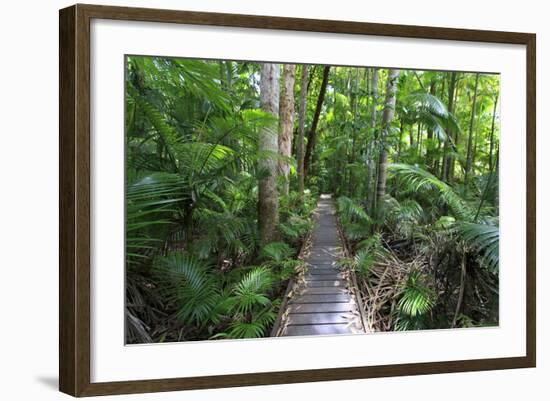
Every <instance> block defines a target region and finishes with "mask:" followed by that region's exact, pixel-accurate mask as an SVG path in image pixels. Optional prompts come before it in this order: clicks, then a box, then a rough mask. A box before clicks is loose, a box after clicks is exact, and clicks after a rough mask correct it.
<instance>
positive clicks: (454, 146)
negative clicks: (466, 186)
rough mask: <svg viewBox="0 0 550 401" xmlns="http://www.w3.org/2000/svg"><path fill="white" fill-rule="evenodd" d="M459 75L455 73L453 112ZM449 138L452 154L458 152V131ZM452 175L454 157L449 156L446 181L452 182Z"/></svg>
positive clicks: (453, 171)
mask: <svg viewBox="0 0 550 401" xmlns="http://www.w3.org/2000/svg"><path fill="white" fill-rule="evenodd" d="M458 78H459V75H458V73H456V80H455V94H454V96H453V110H454V107H455V106H454V105H455V104H456V102H457V99H458V93H459V91H460V86H459V79H458ZM451 134H452V135H451V138H452V140H453V142H451V149H452V151H453V152H457V151H458V141H459V139H460V137H459V130H455V131H454V132H452V133H451ZM454 174H455V155H454V154H453V155H449V165H448V166H447V181H449V182H451V181H453V180H454Z"/></svg>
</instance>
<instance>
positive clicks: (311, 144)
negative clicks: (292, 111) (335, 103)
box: [304, 66, 330, 175]
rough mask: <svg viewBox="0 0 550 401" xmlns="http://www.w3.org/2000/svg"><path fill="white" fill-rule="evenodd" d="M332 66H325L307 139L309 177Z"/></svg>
mask: <svg viewBox="0 0 550 401" xmlns="http://www.w3.org/2000/svg"><path fill="white" fill-rule="evenodd" d="M329 71H330V66H325V68H324V69H323V81H322V82H321V89H320V90H319V97H318V98H317V107H316V108H315V114H314V115H313V120H312V122H311V128H310V130H309V134H308V137H307V146H306V154H305V157H304V172H305V174H306V175H307V173H308V171H309V168H310V165H311V159H312V155H313V149H314V148H315V140H316V135H317V124H318V123H319V116H320V115H321V108H322V107H323V101H324V100H325V93H326V91H327V83H328V73H329Z"/></svg>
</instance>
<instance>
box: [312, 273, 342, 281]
mask: <svg viewBox="0 0 550 401" xmlns="http://www.w3.org/2000/svg"><path fill="white" fill-rule="evenodd" d="M343 278H344V275H343V274H342V273H330V274H309V273H308V274H306V276H305V279H306V281H316V280H321V281H327V280H342V279H343Z"/></svg>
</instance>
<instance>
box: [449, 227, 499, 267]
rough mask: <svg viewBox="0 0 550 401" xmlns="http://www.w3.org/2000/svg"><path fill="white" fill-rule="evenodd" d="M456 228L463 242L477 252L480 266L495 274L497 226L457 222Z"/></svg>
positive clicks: (497, 243) (496, 264) (497, 262)
mask: <svg viewBox="0 0 550 401" xmlns="http://www.w3.org/2000/svg"><path fill="white" fill-rule="evenodd" d="M456 227H457V230H458V232H459V233H460V235H461V236H462V238H463V239H464V241H465V242H466V243H467V244H468V245H469V246H470V247H472V248H473V249H474V250H476V251H478V252H479V256H480V262H481V264H482V266H485V267H487V269H489V270H490V271H491V272H492V273H497V272H498V266H499V238H500V236H499V228H498V226H495V225H492V224H476V223H468V222H459V223H457V224H456Z"/></svg>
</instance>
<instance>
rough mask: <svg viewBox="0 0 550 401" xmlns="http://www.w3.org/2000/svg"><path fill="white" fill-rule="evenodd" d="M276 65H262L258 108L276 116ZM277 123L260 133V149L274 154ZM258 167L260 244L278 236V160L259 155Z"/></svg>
mask: <svg viewBox="0 0 550 401" xmlns="http://www.w3.org/2000/svg"><path fill="white" fill-rule="evenodd" d="M280 68H281V67H280V65H279V64H268V63H265V64H262V70H261V75H260V107H261V108H262V110H263V111H265V112H267V113H270V114H271V115H273V116H275V117H277V116H278V115H279V77H280ZM277 137H278V135H277V122H275V123H273V124H272V125H271V126H268V127H265V128H263V129H262V131H261V132H260V137H259V144H258V145H259V146H258V148H259V151H260V152H269V153H272V154H273V155H275V154H277V152H278V150H279V146H278V143H277ZM258 167H259V169H260V170H262V171H265V172H266V176H265V177H263V178H262V179H260V183H259V201H258V220H259V228H260V241H261V243H262V244H267V243H269V242H273V241H276V240H277V239H278V237H279V234H278V229H277V226H278V224H279V199H278V193H277V160H276V159H275V158H274V157H273V156H267V157H261V158H260V160H259V161H258Z"/></svg>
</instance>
